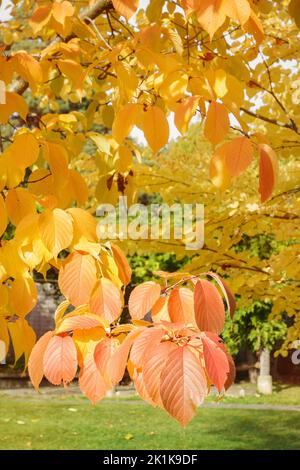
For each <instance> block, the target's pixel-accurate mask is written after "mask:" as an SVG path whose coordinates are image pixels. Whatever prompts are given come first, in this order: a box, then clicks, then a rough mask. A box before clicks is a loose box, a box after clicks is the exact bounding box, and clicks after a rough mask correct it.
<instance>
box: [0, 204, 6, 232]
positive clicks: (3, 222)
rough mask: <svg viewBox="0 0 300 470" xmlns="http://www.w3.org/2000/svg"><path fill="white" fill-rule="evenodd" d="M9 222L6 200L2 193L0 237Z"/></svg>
mask: <svg viewBox="0 0 300 470" xmlns="http://www.w3.org/2000/svg"><path fill="white" fill-rule="evenodd" d="M7 224H8V219H7V211H6V206H5V202H4V199H3V197H2V195H0V237H1V235H2V234H3V233H4V232H5V229H6V227H7Z"/></svg>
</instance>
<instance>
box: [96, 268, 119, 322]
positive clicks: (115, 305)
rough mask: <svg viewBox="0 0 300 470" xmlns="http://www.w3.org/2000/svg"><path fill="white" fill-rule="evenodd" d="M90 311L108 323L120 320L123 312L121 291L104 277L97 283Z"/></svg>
mask: <svg viewBox="0 0 300 470" xmlns="http://www.w3.org/2000/svg"><path fill="white" fill-rule="evenodd" d="M90 309H91V312H94V313H97V314H98V315H100V317H102V318H104V319H105V320H107V321H108V323H113V322H114V321H115V320H117V319H118V318H119V316H120V314H121V310H122V301H121V296H120V291H119V289H118V288H117V287H116V286H115V284H114V283H113V282H112V281H111V280H110V279H106V278H105V277H103V278H101V279H100V280H99V281H97V284H96V287H95V289H94V291H93V294H92V297H91V300H90Z"/></svg>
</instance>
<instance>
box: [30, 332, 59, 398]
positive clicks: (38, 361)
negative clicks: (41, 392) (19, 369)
mask: <svg viewBox="0 0 300 470" xmlns="http://www.w3.org/2000/svg"><path fill="white" fill-rule="evenodd" d="M52 336H53V331H47V333H45V334H44V335H43V336H41V338H40V339H39V340H38V341H37V343H36V344H35V345H34V347H33V349H32V351H31V354H30V357H29V361H28V373H29V377H30V380H31V382H32V384H33V386H34V388H35V389H36V390H38V388H39V385H40V383H41V381H42V378H43V375H44V372H43V360H44V354H45V351H46V348H47V346H48V343H49V341H50V339H51V338H52Z"/></svg>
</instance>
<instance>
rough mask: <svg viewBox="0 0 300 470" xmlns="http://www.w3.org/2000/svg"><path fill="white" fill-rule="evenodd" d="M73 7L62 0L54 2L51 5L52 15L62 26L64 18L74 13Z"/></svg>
mask: <svg viewBox="0 0 300 470" xmlns="http://www.w3.org/2000/svg"><path fill="white" fill-rule="evenodd" d="M74 11H75V9H74V7H73V5H72V3H70V2H68V1H66V0H64V1H63V2H61V3H58V2H54V3H53V6H52V16H53V18H54V19H55V21H57V22H58V23H60V24H61V25H62V26H64V24H65V21H66V18H67V17H68V16H73V14H74Z"/></svg>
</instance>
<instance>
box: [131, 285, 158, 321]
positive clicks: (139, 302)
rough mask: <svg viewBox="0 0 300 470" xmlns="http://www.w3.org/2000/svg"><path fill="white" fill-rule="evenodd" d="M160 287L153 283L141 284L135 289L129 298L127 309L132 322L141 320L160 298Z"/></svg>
mask: <svg viewBox="0 0 300 470" xmlns="http://www.w3.org/2000/svg"><path fill="white" fill-rule="evenodd" d="M160 291H161V288H160V285H159V284H157V283H156V282H153V281H148V282H143V284H140V285H139V286H137V287H135V288H134V289H133V291H132V292H131V295H130V297H129V302H128V307H129V312H130V315H131V317H132V318H133V319H134V320H139V319H140V318H143V317H144V316H145V315H146V313H148V312H149V311H150V310H151V308H152V307H153V305H154V304H155V302H156V301H157V299H158V298H159V297H160Z"/></svg>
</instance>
